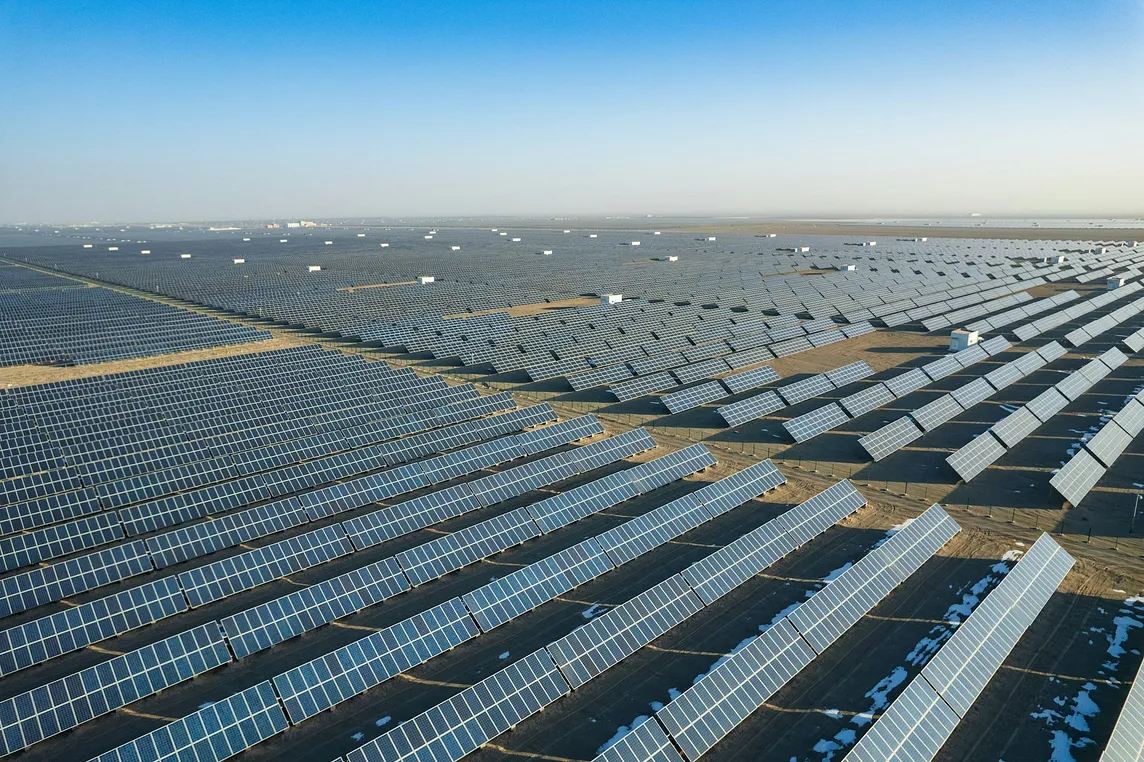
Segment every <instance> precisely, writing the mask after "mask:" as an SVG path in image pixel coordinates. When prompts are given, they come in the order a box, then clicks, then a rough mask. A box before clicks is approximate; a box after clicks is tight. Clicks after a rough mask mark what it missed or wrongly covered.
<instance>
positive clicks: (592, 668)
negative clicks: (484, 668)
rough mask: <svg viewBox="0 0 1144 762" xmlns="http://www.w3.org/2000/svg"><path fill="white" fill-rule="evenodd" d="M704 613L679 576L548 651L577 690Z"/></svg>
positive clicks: (602, 616)
mask: <svg viewBox="0 0 1144 762" xmlns="http://www.w3.org/2000/svg"><path fill="white" fill-rule="evenodd" d="M701 608H703V602H702V601H700V600H699V598H698V597H697V596H696V595H695V593H694V592H693V591H692V589H691V588H690V587H689V586H688V584H687V582H686V581H684V579H683V577H681V576H680V575H678V574H677V575H675V576H673V577H669V578H668V579H666V580H664V581H663V582H661V583H659V584H658V585H656V586H655V587H652V588H651V589H649V590H647V591H645V592H643V593H640V594H639V595H637V596H636V597H634V598H632V599H630V600H628V601H626V602H625V603H622V604H620V605H619V606H617V607H615V608H613V609H611V610H609V611H608V612H607V613H606V614H603V615H601V616H598V617H596V618H595V619H593V620H591V621H590V622H588V623H587V624H584V625H581V626H580V627H578V628H576V629H575V630H573V631H572V632H571V633H569V634H568V635H566V636H564V637H563V638H560V639H559V640H556V641H554V642H553V643H550V644H549V645H548V646H547V648H546V650H547V651H548V653H549V654H551V656H552V660H553V661H554V662H555V663H556V665H557V667H559V669H560V673H561V674H562V675H563V676H564V679H565V680H567V681H568V684H569V685H571V686H572V687H573V688H577V687H579V686H581V685H583V684H584V683H586V682H588V681H589V680H591V679H592V678H593V677H596V676H597V675H599V674H600V673H602V672H603V671H604V670H606V669H608V668H609V667H612V666H614V665H615V664H618V663H619V662H620V661H621V660H623V659H624V658H626V657H627V656H630V655H631V654H633V653H635V651H636V650H638V649H639V648H642V647H643V646H645V645H647V644H648V643H650V642H651V641H652V640H654V639H655V638H657V637H659V636H660V635H662V634H663V633H665V632H667V631H668V630H669V629H671V628H672V627H674V626H675V625H677V624H679V623H680V622H682V621H683V620H684V619H686V618H687V617H688V616H690V615H691V614H694V613H695V612H696V611H698V610H699V609H701Z"/></svg>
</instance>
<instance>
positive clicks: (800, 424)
mask: <svg viewBox="0 0 1144 762" xmlns="http://www.w3.org/2000/svg"><path fill="white" fill-rule="evenodd" d="M849 421H850V416H848V415H846V411H845V410H843V409H842V408H841V406H839V405H838V403H837V402H832V403H830V404H829V405H824V406H823V407H820V408H818V409H816V410H812V411H810V412H809V413H804V414H803V415H800V416H798V417H797V418H792V419H790V420H789V421H784V422H783V428H785V429H786V430H787V432H788V433H790V435H791V436H792V437H794V441H796V442H806V441H808V440H810V439H813V438H814V437H816V436H818V435H819V434H821V433H823V432H825V431H829V430H830V429H833V428H836V427H838V426H841V425H842V424H844V423H847V422H849Z"/></svg>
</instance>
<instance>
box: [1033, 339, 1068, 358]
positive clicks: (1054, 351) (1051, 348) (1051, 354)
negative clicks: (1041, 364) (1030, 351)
mask: <svg viewBox="0 0 1144 762" xmlns="http://www.w3.org/2000/svg"><path fill="white" fill-rule="evenodd" d="M1034 351H1036V353H1037V354H1039V355H1040V356H1041V357H1043V358H1045V362H1047V363H1049V362H1052V361H1053V360H1059V359H1060V358H1062V357H1064V356H1065V355H1066V354H1068V350H1067V349H1065V348H1064V347H1062V346H1061V343H1060V342H1059V341H1051V342H1049V343H1048V344H1046V345H1045V346H1043V347H1040V348H1038V349H1036V350H1034Z"/></svg>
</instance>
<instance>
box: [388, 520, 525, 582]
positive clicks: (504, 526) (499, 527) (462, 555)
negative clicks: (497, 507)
mask: <svg viewBox="0 0 1144 762" xmlns="http://www.w3.org/2000/svg"><path fill="white" fill-rule="evenodd" d="M539 536H540V529H539V528H538V527H537V526H536V524H535V523H534V522H533V520H532V517H531V516H530V515H529V513H528V511H526V510H525V509H524V508H517V509H516V510H514V511H510V512H508V513H506V514H502V515H500V516H493V517H492V518H489V519H486V520H485V521H482V522H480V523H479V524H474V525H473V526H471V527H466V528H464V529H459V530H457V531H456V532H453V533H451V534H447V535H444V536H442V537H439V538H437V539H436V540H430V541H429V542H426V543H422V544H421V545H418V546H416V547H414V548H410V549H409V550H406V551H403V552H401V553H399V554H397V556H396V559H397V562H398V563H399V564H400V565H401V570H402V571H403V572H405V576H406V577H407V578H408V579H409V582H410V583H411V584H412V585H413V586H417V585H421V584H424V583H425V582H428V581H429V580H432V579H436V578H438V577H441V576H444V575H445V574H448V573H449V572H451V571H456V570H457V569H460V568H462V567H464V566H467V565H468V564H471V563H474V562H476V561H479V560H481V559H482V558H487V557H488V556H491V555H492V554H494V553H497V552H499V551H502V550H505V549H507V548H511V547H512V546H513V545H519V544H520V543H522V542H524V541H525V540H530V539H532V538H535V537H539Z"/></svg>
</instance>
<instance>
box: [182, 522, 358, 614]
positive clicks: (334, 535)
mask: <svg viewBox="0 0 1144 762" xmlns="http://www.w3.org/2000/svg"><path fill="white" fill-rule="evenodd" d="M351 552H353V546H352V545H351V544H350V541H349V538H347V537H346V536H345V533H343V532H342V529H341V526H339V525H337V524H334V525H332V526H328V527H322V528H321V529H315V530H314V531H312V532H307V533H305V534H301V535H298V536H297V537H291V538H289V539H286V540H282V541H281V542H276V543H274V544H273V545H267V546H265V547H261V548H257V549H255V550H251V551H247V552H246V553H241V554H239V555H237V556H231V557H230V558H224V559H222V560H221V561H215V562H214V563H212V564H207V565H206V566H200V567H199V568H197V569H191V570H190V571H185V572H183V573H181V574H180V575H179V584H180V585H181V586H182V588H183V591H184V592H185V593H186V594H187V600H188V601H190V604H191V607H192V608H197V607H199V606H205V605H206V604H208V603H211V602H212V601H217V600H220V599H222V598H226V597H227V596H230V595H234V594H235V593H238V592H241V591H243V590H249V589H250V588H253V587H257V586H258V585H262V584H265V583H266V582H269V581H270V580H273V579H278V578H279V577H285V576H286V575H288V574H292V573H294V572H296V571H300V570H302V569H308V568H310V567H311V566H317V565H318V564H321V563H325V562H326V561H329V560H331V559H334V558H338V557H339V556H344V555H347V554H348V553H351Z"/></svg>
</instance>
